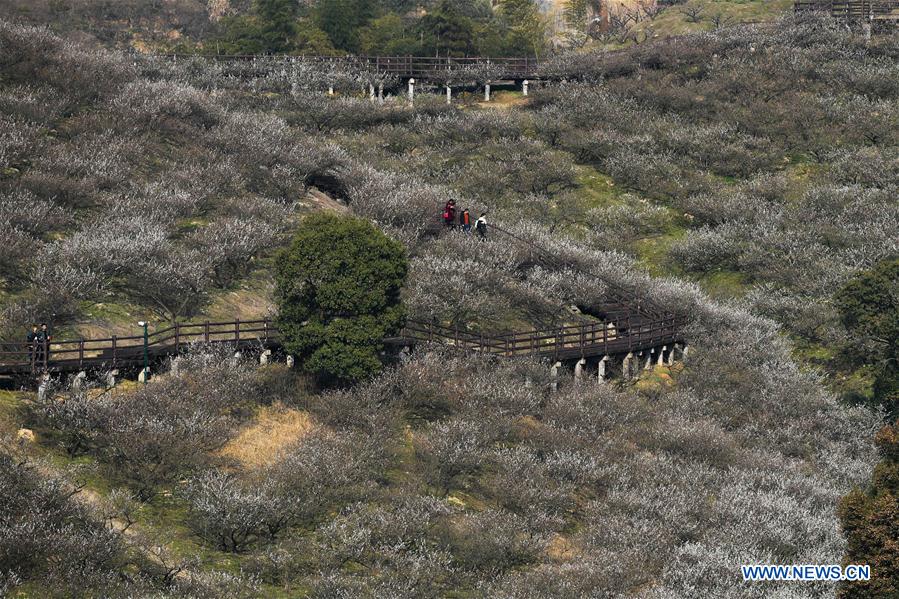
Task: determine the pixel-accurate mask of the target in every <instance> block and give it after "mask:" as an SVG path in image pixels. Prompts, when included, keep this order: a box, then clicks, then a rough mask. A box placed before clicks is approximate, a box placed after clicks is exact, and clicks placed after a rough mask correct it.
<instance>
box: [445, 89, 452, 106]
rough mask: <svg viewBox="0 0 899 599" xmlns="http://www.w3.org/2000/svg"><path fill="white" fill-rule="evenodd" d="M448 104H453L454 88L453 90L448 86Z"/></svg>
mask: <svg viewBox="0 0 899 599" xmlns="http://www.w3.org/2000/svg"><path fill="white" fill-rule="evenodd" d="M446 103H447V104H452V103H453V88H451V87H450V86H448V85H447V86H446Z"/></svg>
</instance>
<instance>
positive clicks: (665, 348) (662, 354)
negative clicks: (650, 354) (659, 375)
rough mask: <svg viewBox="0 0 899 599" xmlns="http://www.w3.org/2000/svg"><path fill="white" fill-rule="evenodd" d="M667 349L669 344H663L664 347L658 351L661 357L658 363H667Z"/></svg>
mask: <svg viewBox="0 0 899 599" xmlns="http://www.w3.org/2000/svg"><path fill="white" fill-rule="evenodd" d="M667 349H668V346H667V345H663V346H662V349H660V350H658V352H659V359H658V361H657V362H656V364H657V365H658V366H664V365H665V350H667Z"/></svg>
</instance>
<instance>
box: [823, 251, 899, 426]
mask: <svg viewBox="0 0 899 599" xmlns="http://www.w3.org/2000/svg"><path fill="white" fill-rule="evenodd" d="M835 302H836V306H837V308H838V309H839V311H840V315H841V317H842V321H843V325H844V326H845V327H846V329H847V330H848V331H849V333H850V334H851V336H852V339H851V341H852V343H853V345H854V347H855V348H856V351H858V350H861V351H860V352H859V354H860V355H861V356H862V357H863V358H864V359H866V360H867V361H868V363H869V365H870V366H871V367H872V369H873V371H874V376H875V379H874V385H873V398H872V399H873V401H874V403H876V404H879V405H882V406H883V407H884V408H886V410H887V412H888V415H889V417H890V418H899V259H893V260H886V261H884V262H881V263H880V264H878V265H877V266H876V267H874V268H873V269H871V270H868V271H864V272H862V273H859V274H858V275H856V276H855V277H854V278H853V279H852V280H850V281H849V282H848V283H847V284H846V285H845V286H844V287H843V288H842V289H840V290H839V291H838V292H837V294H836V296H835Z"/></svg>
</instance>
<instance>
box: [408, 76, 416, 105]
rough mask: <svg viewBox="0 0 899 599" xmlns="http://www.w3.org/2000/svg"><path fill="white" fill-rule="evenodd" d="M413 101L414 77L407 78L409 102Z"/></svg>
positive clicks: (412, 102)
mask: <svg viewBox="0 0 899 599" xmlns="http://www.w3.org/2000/svg"><path fill="white" fill-rule="evenodd" d="M414 103H415V79H410V80H409V104H414Z"/></svg>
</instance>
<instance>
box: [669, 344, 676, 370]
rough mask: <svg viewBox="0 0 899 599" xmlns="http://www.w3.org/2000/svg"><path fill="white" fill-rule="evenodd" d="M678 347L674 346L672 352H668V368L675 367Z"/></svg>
mask: <svg viewBox="0 0 899 599" xmlns="http://www.w3.org/2000/svg"><path fill="white" fill-rule="evenodd" d="M676 347H677V346H676V345H672V346H671V351H670V352H668V366H674V349H675V348H676Z"/></svg>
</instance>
